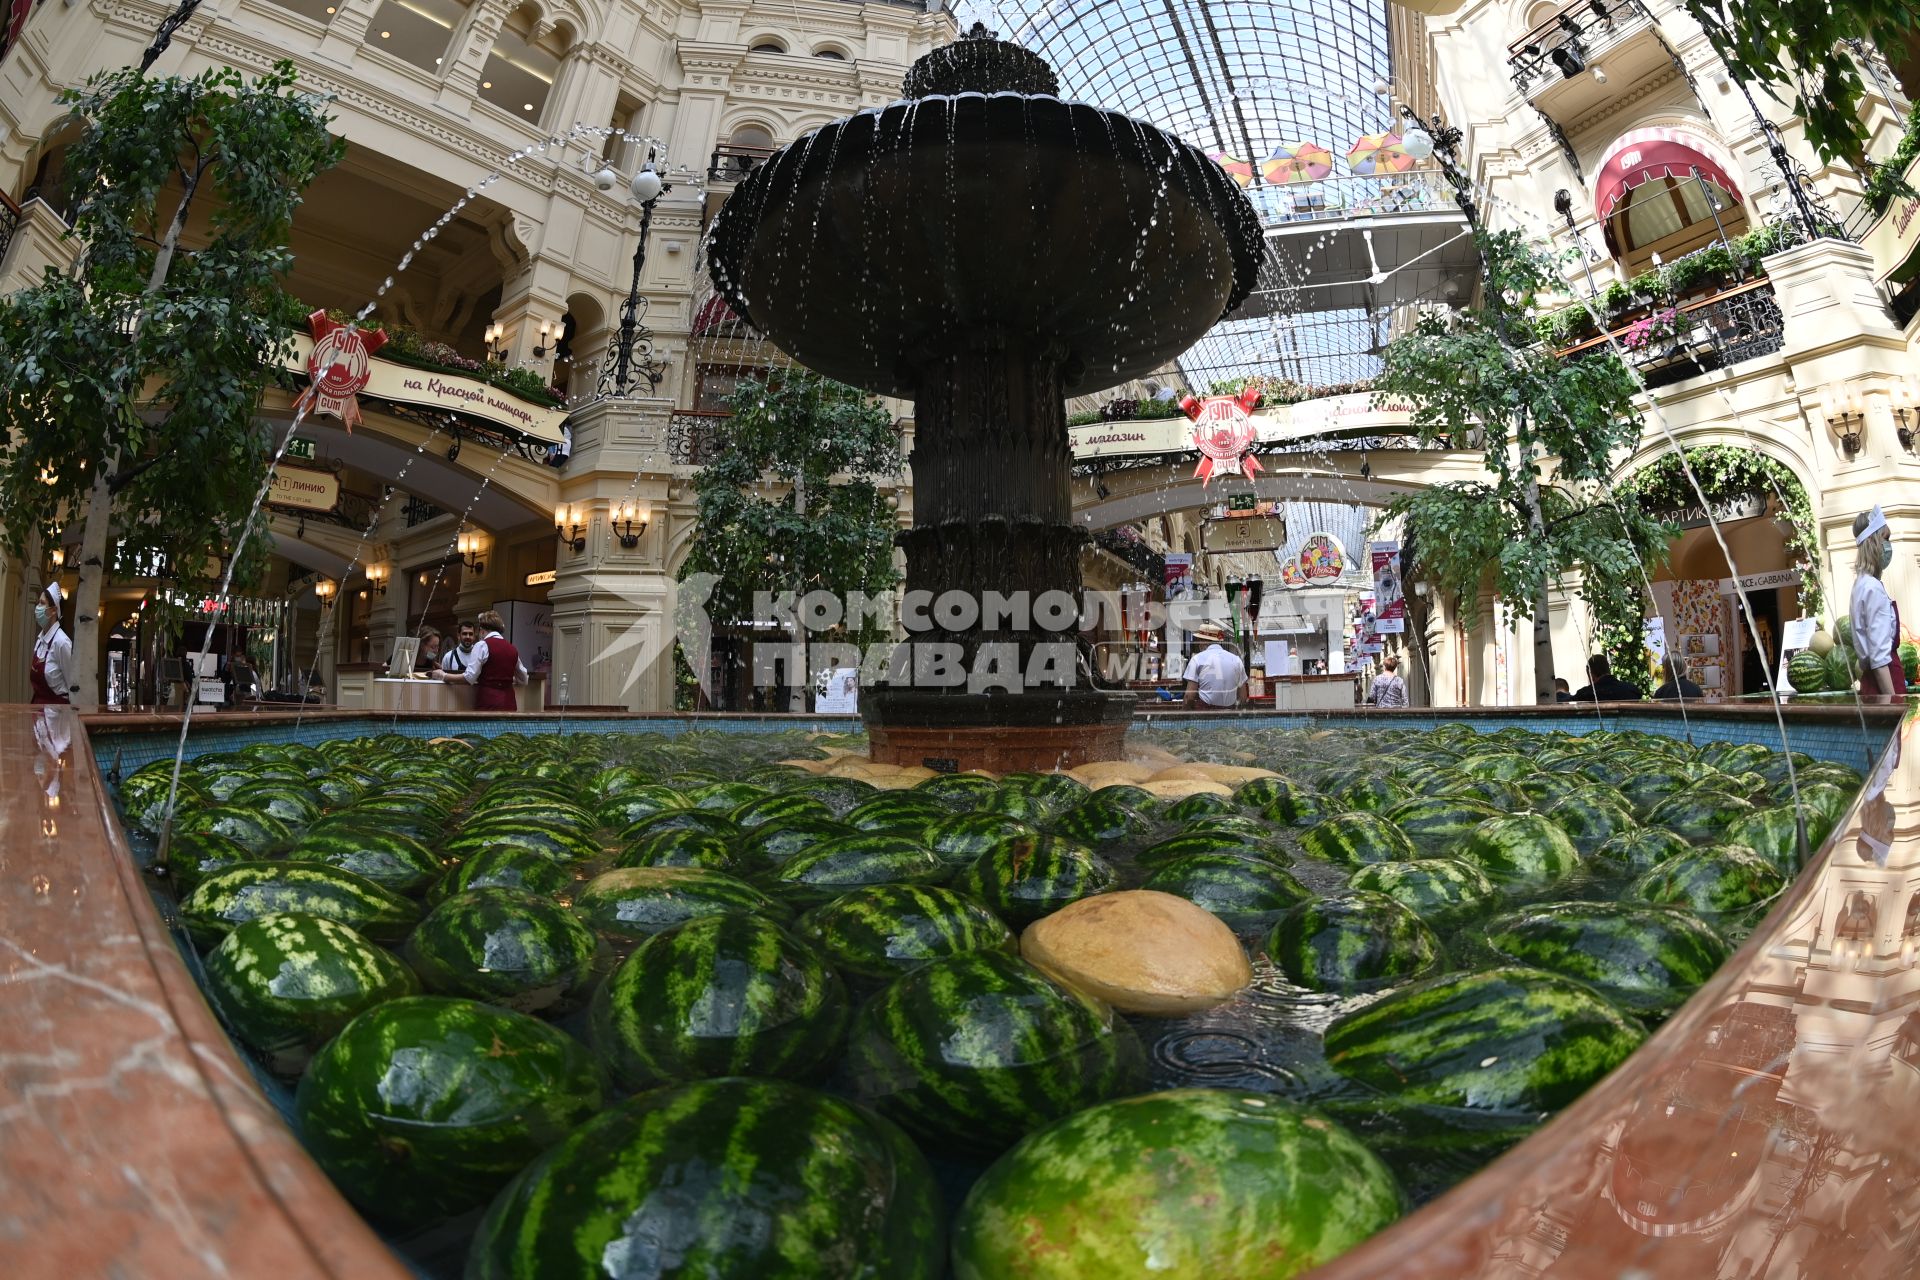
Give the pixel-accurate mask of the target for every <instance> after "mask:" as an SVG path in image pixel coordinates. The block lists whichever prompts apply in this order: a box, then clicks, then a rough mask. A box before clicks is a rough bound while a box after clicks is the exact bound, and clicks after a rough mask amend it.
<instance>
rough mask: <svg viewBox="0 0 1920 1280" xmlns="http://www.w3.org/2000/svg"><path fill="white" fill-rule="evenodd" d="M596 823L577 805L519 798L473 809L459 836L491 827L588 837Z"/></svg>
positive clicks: (597, 823) (591, 816)
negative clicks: (542, 829) (550, 830)
mask: <svg viewBox="0 0 1920 1280" xmlns="http://www.w3.org/2000/svg"><path fill="white" fill-rule="evenodd" d="M599 825H600V819H599V818H598V817H596V816H595V815H594V814H592V813H589V812H588V811H587V810H585V809H582V808H581V807H580V806H579V805H577V804H572V803H570V802H567V801H563V800H540V799H532V798H523V799H517V800H514V801H512V802H511V803H507V804H501V805H498V806H494V807H491V808H486V809H475V810H474V812H473V813H471V814H469V815H468V817H467V820H466V822H464V823H462V824H461V827H460V833H461V834H462V835H469V834H474V833H477V832H481V831H489V830H492V829H493V828H495V827H516V828H517V827H528V826H533V827H550V828H553V829H555V830H560V831H566V832H571V833H573V834H576V835H587V834H590V833H591V832H592V831H593V830H594V828H596V827H598V826H599Z"/></svg>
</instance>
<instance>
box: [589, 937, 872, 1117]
mask: <svg viewBox="0 0 1920 1280" xmlns="http://www.w3.org/2000/svg"><path fill="white" fill-rule="evenodd" d="M847 1017H848V1012H847V989H846V987H845V985H844V984H843V983H842V982H841V981H840V976H839V975H838V974H837V973H835V972H834V971H833V969H832V967H831V966H830V965H828V963H827V961H826V960H825V958H824V957H822V956H821V955H820V953H819V952H818V951H816V950H815V949H814V948H813V947H812V946H811V945H810V944H808V943H806V942H803V941H801V940H800V939H799V938H796V937H794V936H793V935H792V934H791V933H788V932H787V931H786V930H785V929H783V928H781V927H780V926H779V925H777V924H775V923H773V921H771V920H762V919H759V918H757V917H755V916H750V915H745V914H742V913H739V912H730V913H728V914H725V915H710V916H702V917H699V918H697V919H693V920H689V921H687V922H686V923H685V924H680V925H676V926H674V927H673V928H671V929H668V930H665V931H664V932H661V933H658V934H655V935H654V936H653V937H651V938H649V939H647V940H646V941H645V942H643V943H641V944H640V945H639V947H637V948H635V950H634V952H633V954H632V955H630V956H628V957H627V959H626V960H625V961H624V962H623V963H622V964H621V965H620V967H619V968H618V969H616V970H614V973H613V976H612V977H611V978H609V979H608V980H607V981H606V983H604V984H603V985H602V986H601V988H600V990H599V991H598V992H596V993H595V995H594V999H593V1015H592V1021H593V1044H594V1049H595V1051H596V1052H597V1053H598V1054H599V1056H600V1059H601V1061H603V1062H605V1063H606V1064H607V1067H608V1070H609V1071H610V1072H611V1073H612V1075H613V1077H614V1079H615V1080H617V1081H619V1082H620V1083H621V1084H622V1085H624V1086H626V1087H627V1088H630V1089H640V1088H645V1087H648V1086H650V1085H654V1084H660V1083H671V1082H675V1081H682V1080H697V1079H701V1078H704V1077H708V1076H727V1075H756V1076H786V1077H791V1078H795V1079H806V1078H809V1077H812V1076H815V1075H818V1074H820V1073H821V1072H823V1071H825V1070H826V1068H827V1066H828V1064H829V1063H830V1062H831V1061H832V1060H833V1057H834V1055H835V1054H836V1053H837V1052H838V1051H839V1048H840V1041H841V1038H842V1037H843V1036H844V1034H845V1032H846V1028H847Z"/></svg>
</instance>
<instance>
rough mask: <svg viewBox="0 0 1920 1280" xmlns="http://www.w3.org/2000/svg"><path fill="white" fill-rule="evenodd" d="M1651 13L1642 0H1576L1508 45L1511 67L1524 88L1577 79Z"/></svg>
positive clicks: (1527, 91) (1517, 85)
mask: <svg viewBox="0 0 1920 1280" xmlns="http://www.w3.org/2000/svg"><path fill="white" fill-rule="evenodd" d="M1646 17H1647V13H1646V10H1645V9H1644V8H1643V7H1642V6H1641V4H1640V0H1576V2H1575V3H1574V4H1570V5H1568V6H1567V7H1566V8H1565V9H1562V10H1561V11H1560V12H1559V13H1557V14H1555V15H1554V16H1553V17H1551V18H1549V19H1547V20H1546V21H1545V22H1543V23H1541V24H1540V25H1539V26H1537V27H1535V28H1534V29H1533V30H1531V31H1529V32H1527V34H1525V35H1523V36H1521V37H1520V38H1519V39H1518V40H1516V41H1514V42H1513V43H1512V44H1510V45H1508V46H1507V71H1508V74H1509V75H1511V76H1512V77H1513V84H1514V87H1515V88H1517V89H1518V90H1520V92H1521V93H1523V94H1531V93H1533V92H1534V90H1536V89H1539V88H1542V87H1544V86H1546V85H1550V84H1553V83H1554V82H1555V81H1558V80H1571V79H1573V78H1574V77H1575V76H1578V75H1580V74H1581V73H1582V72H1584V71H1585V70H1586V69H1587V68H1588V66H1589V65H1590V64H1591V62H1592V61H1593V59H1594V57H1595V56H1597V55H1598V54H1599V53H1600V52H1601V51H1602V50H1603V49H1605V48H1606V47H1608V46H1610V45H1612V44H1613V43H1614V42H1615V41H1616V39H1617V38H1618V37H1619V36H1620V35H1622V34H1623V33H1624V32H1625V31H1626V29H1627V28H1628V27H1630V26H1633V25H1635V24H1637V23H1639V22H1640V21H1642V20H1643V19H1645V18H1646Z"/></svg>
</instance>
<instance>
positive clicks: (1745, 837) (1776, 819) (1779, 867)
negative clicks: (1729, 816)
mask: <svg viewBox="0 0 1920 1280" xmlns="http://www.w3.org/2000/svg"><path fill="white" fill-rule="evenodd" d="M1821 826H1822V824H1821V823H1820V822H1819V821H1818V820H1817V819H1816V818H1814V817H1812V816H1811V815H1810V816H1809V820H1808V822H1807V847H1808V848H1809V849H1814V848H1818V847H1819V843H1820V841H1821V840H1824V839H1825V838H1826V832H1825V831H1823V830H1821ZM1816 832H1817V833H1818V834H1816ZM1726 842H1727V843H1728V844H1737V845H1743V846H1745V847H1746V848H1748V849H1751V850H1753V851H1754V852H1755V853H1757V854H1759V855H1760V856H1761V857H1762V858H1765V859H1766V860H1767V861H1768V862H1769V863H1770V864H1772V866H1773V869H1774V870H1775V871H1778V872H1779V873H1780V874H1781V875H1783V876H1794V875H1797V874H1798V873H1799V871H1800V824H1799V822H1798V821H1797V819H1796V818H1795V816H1794V810H1793V806H1792V805H1776V806H1775V807H1773V808H1771V809H1758V810H1755V811H1754V812H1753V813H1748V814H1742V815H1741V816H1740V817H1738V818H1736V819H1734V820H1733V822H1732V823H1731V824H1730V825H1729V826H1728V827H1727V834H1726Z"/></svg>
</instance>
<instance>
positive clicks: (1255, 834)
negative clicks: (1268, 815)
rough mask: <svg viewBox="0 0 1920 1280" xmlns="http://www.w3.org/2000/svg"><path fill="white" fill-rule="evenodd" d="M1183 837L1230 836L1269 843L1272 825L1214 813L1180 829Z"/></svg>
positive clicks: (1238, 816)
mask: <svg viewBox="0 0 1920 1280" xmlns="http://www.w3.org/2000/svg"><path fill="white" fill-rule="evenodd" d="M1180 834H1181V835H1183V836H1191V835H1209V836H1219V835H1230V836H1239V837H1240V838H1241V839H1243V840H1258V841H1261V842H1271V841H1272V839H1273V824H1271V823H1267V822H1262V821H1261V820H1260V819H1258V818H1249V817H1247V816H1246V815H1245V814H1239V813H1214V814H1209V815H1207V816H1206V817H1204V818H1195V819H1194V820H1193V821H1192V822H1189V823H1187V824H1186V825H1185V826H1183V827H1181V828H1180Z"/></svg>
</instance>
